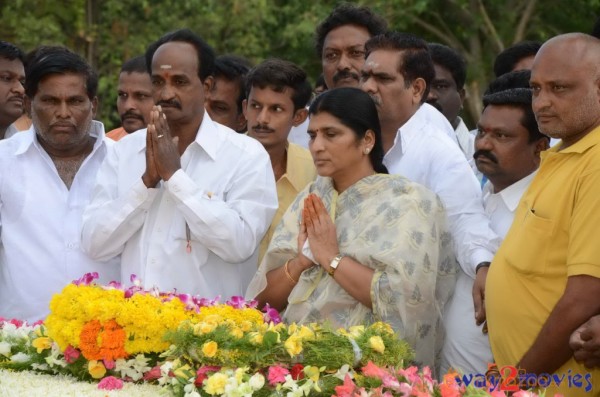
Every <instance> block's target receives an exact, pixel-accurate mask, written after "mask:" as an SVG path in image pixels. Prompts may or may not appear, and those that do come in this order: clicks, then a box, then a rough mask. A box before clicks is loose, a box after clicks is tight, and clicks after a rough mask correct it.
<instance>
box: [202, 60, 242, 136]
mask: <svg viewBox="0 0 600 397" xmlns="http://www.w3.org/2000/svg"><path fill="white" fill-rule="evenodd" d="M250 68H252V65H251V64H250V61H248V60H247V59H245V58H242V57H239V56H236V55H221V56H218V57H217V58H216V59H215V71H214V73H213V84H212V87H211V88H210V90H209V91H208V92H207V93H206V111H207V112H208V114H209V115H210V117H211V118H212V119H213V120H214V121H216V122H217V123H221V124H223V125H225V126H227V127H229V128H231V129H232V130H234V131H235V132H239V133H244V132H246V118H245V117H244V111H243V106H242V102H243V100H244V99H245V98H246V92H245V90H246V89H245V86H244V80H245V78H246V75H247V74H248V71H249V70H250Z"/></svg>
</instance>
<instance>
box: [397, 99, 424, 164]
mask: <svg viewBox="0 0 600 397" xmlns="http://www.w3.org/2000/svg"><path fill="white" fill-rule="evenodd" d="M426 123H427V115H426V114H425V110H424V108H423V106H422V105H421V106H419V109H418V110H417V111H416V112H415V114H413V115H412V116H411V118H409V119H408V121H407V122H406V123H404V124H403V125H402V126H400V128H398V132H397V133H396V139H394V146H396V145H398V144H399V146H400V147H399V149H400V153H402V154H404V151H405V150H406V148H407V147H408V145H409V144H410V142H411V141H412V140H413V139H415V137H416V136H417V135H418V134H419V133H420V130H421V128H422V127H423V125H425V124H426Z"/></svg>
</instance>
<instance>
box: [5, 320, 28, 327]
mask: <svg viewBox="0 0 600 397" xmlns="http://www.w3.org/2000/svg"><path fill="white" fill-rule="evenodd" d="M8 322H9V323H10V324H12V325H14V326H15V327H17V328H18V327H20V326H22V325H23V324H24V323H25V322H24V321H22V320H17V319H16V318H13V319H11V320H9V321H8Z"/></svg>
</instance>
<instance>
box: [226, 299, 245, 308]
mask: <svg viewBox="0 0 600 397" xmlns="http://www.w3.org/2000/svg"><path fill="white" fill-rule="evenodd" d="M225 303H227V304H228V305H229V306H231V307H233V308H235V309H243V308H245V307H246V300H244V298H243V297H241V296H232V297H231V299H229V300H228V301H227V302H225Z"/></svg>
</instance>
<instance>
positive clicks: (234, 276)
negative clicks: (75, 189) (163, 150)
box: [82, 112, 277, 298]
mask: <svg viewBox="0 0 600 397" xmlns="http://www.w3.org/2000/svg"><path fill="white" fill-rule="evenodd" d="M145 147H146V130H140V131H137V132H134V133H132V134H130V135H128V136H127V137H125V138H123V139H122V140H120V141H119V142H117V143H116V144H115V145H114V150H112V151H111V152H110V153H109V155H108V157H107V160H106V162H105V163H104V164H103V166H102V168H101V170H100V172H99V176H98V182H97V184H96V188H95V191H94V196H93V199H92V202H91V204H90V206H89V207H88V209H87V210H86V212H85V215H84V226H83V236H82V242H83V245H84V249H86V251H88V252H89V253H90V255H91V256H92V257H94V258H100V259H102V258H106V257H110V256H114V255H118V254H122V275H123V281H124V282H126V281H128V280H129V277H130V275H131V274H136V275H137V276H138V277H140V278H141V279H142V281H143V283H144V285H145V286H146V287H152V286H157V287H158V288H159V289H161V290H173V289H174V288H176V289H177V290H178V291H179V292H181V293H189V294H194V295H201V296H203V297H207V298H213V297H215V296H217V295H220V296H222V297H223V298H229V297H230V296H233V295H242V294H243V293H244V292H245V289H246V287H247V285H248V283H249V282H250V279H251V278H252V276H253V275H254V273H255V271H256V268H257V255H258V252H257V247H258V244H259V242H260V240H261V238H262V237H263V235H264V233H265V232H266V230H267V228H268V227H269V224H270V223H271V219H272V217H273V215H274V213H275V210H276V209H277V191H276V188H275V178H274V176H273V170H272V168H271V162H270V160H269V156H268V154H267V152H266V151H265V150H264V148H263V147H262V145H261V144H260V143H259V142H258V141H256V140H254V139H252V138H249V137H247V136H245V135H241V134H236V133H235V132H233V131H232V130H230V129H229V128H227V127H225V126H222V125H220V124H218V123H215V122H213V121H212V120H211V119H210V117H209V116H208V114H207V113H206V112H205V113H204V118H203V121H202V124H201V125H200V127H199V129H198V133H197V135H196V139H195V141H194V142H192V144H190V145H189V146H188V148H187V149H186V151H185V152H184V153H183V156H182V158H181V169H180V170H178V171H177V172H176V173H175V174H173V176H172V177H171V179H170V180H169V181H168V182H164V183H163V182H161V183H160V184H159V185H158V186H157V187H156V188H151V189H148V188H146V186H145V185H144V183H143V182H142V179H141V177H142V174H143V173H144V170H145V167H146V158H145ZM188 238H189V243H190V245H191V251H189V250H188V249H187V246H188ZM188 251H189V252H188Z"/></svg>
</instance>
